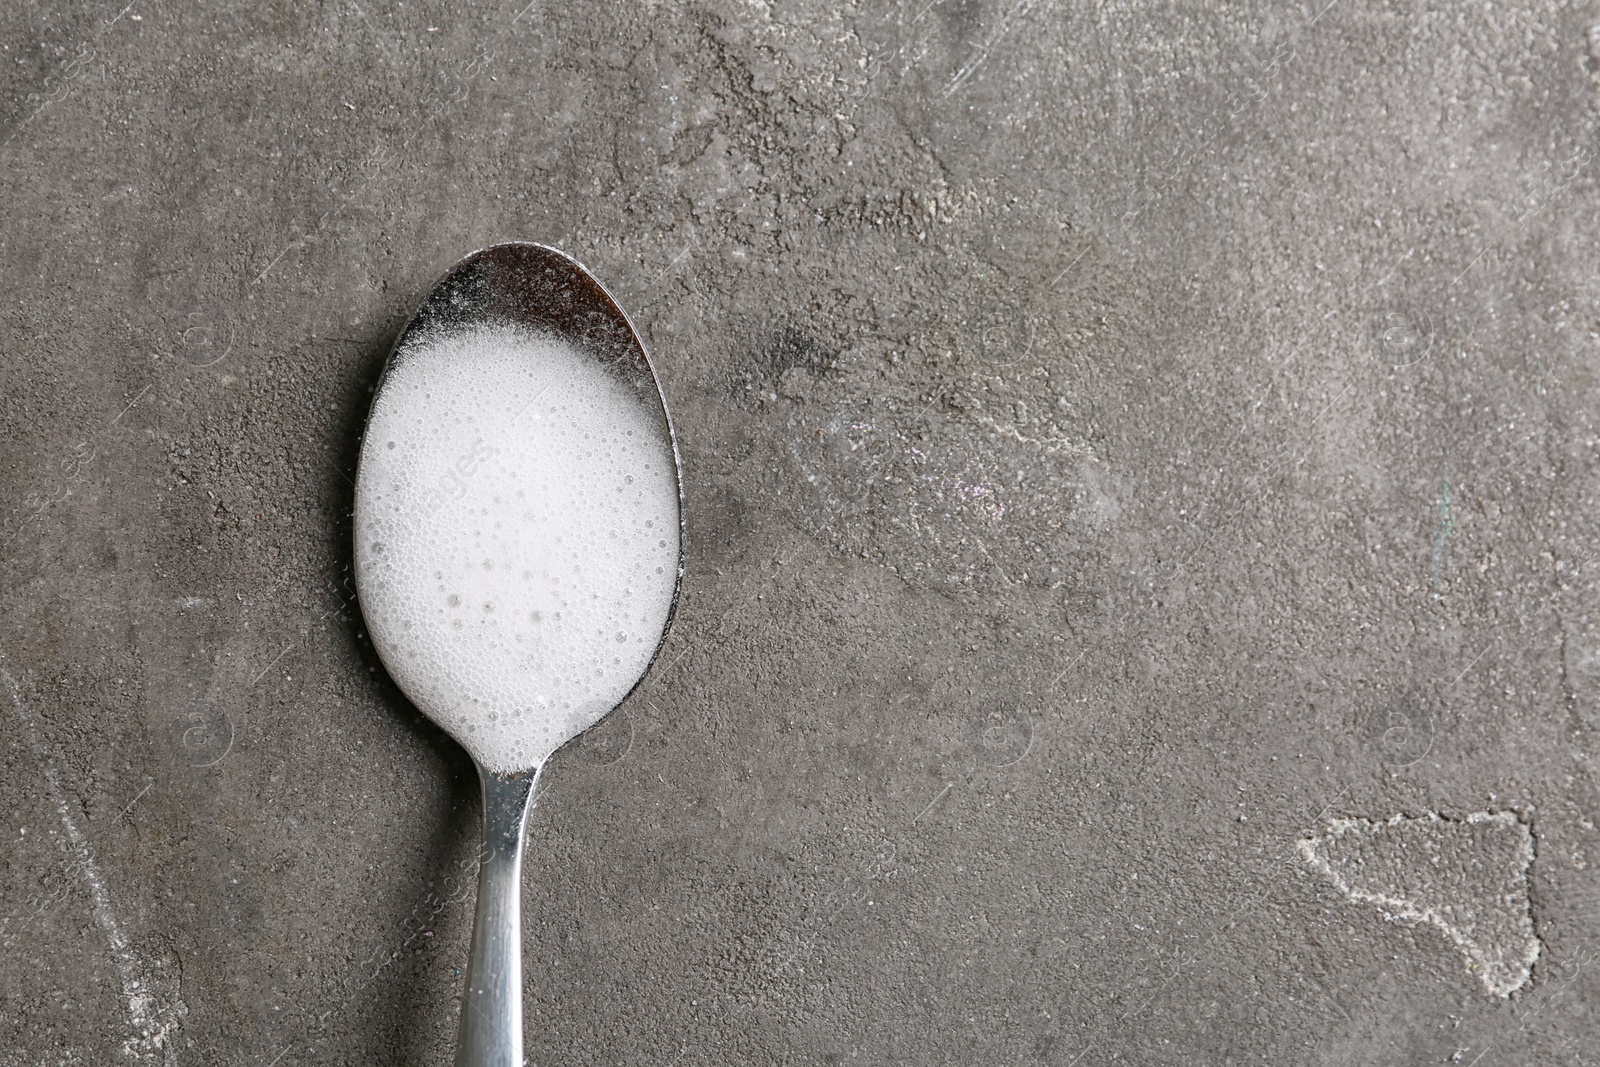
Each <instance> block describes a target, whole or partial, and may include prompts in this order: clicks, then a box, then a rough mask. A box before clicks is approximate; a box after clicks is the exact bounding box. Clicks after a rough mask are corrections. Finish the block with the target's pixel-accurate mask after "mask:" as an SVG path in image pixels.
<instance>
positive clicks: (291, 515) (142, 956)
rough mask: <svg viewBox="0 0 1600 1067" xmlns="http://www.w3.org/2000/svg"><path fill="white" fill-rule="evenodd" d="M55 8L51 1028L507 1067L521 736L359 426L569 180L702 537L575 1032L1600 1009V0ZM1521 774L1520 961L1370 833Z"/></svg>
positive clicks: (96, 1057)
mask: <svg viewBox="0 0 1600 1067" xmlns="http://www.w3.org/2000/svg"><path fill="white" fill-rule="evenodd" d="M0 49H3V50H0V188H3V203H4V204H5V206H6V213H5V214H6V221H5V225H4V227H3V228H0V270H3V272H4V273H3V277H4V283H5V284H4V288H3V293H4V299H3V301H0V353H3V358H0V375H3V378H0V411H3V419H0V487H3V492H0V520H3V522H0V540H3V548H0V589H3V603H0V608H3V611H0V668H3V670H4V674H3V675H0V689H3V690H4V692H3V693H0V815H3V823H0V840H3V841H4V848H3V850H0V1064H4V1065H5V1067H12V1065H17V1067H22V1065H29V1067H31V1065H42V1064H51V1065H54V1064H105V1063H118V1062H128V1063H152V1064H172V1063H176V1064H202V1063H204V1064H213V1063H216V1064H222V1063H226V1064H239V1065H256V1067H290V1065H296V1064H342V1063H349V1064H393V1063H419V1064H421V1063H437V1064H444V1063H448V1062H449V1056H450V1046H451V1043H452V1040H453V1032H454V1023H455V1019H454V1013H455V1011H456V1006H457V997H458V993H459V988H460V984H461V978H460V974H459V968H460V967H461V966H462V965H463V963H464V953H465V946H466V935H467V927H468V924H469V923H470V920H471V903H470V893H469V892H468V891H467V890H464V889H463V887H464V886H470V876H471V865H472V857H473V852H474V840H473V838H474V834H475V819H476V815H477V811H476V806H477V792H476V783H475V782H474V781H473V779H472V775H471V768H470V766H469V764H468V763H467V762H466V760H465V757H464V756H463V755H462V753H461V752H460V751H459V750H458V749H457V748H455V747H454V746H453V745H452V744H451V743H449V742H448V741H447V740H446V739H445V738H443V737H442V736H441V735H440V734H439V733H438V732H437V731H436V730H434V729H432V728H431V727H430V726H429V725H428V724H426V723H425V722H423V721H421V720H419V718H418V716H417V715H416V713H415V712H414V710H413V709H412V708H411V707H410V706H409V705H408V704H407V703H406V701H405V700H404V699H403V698H402V697H401V696H400V695H399V694H398V693H397V692H396V691H395V689H394V688H393V686H392V685H391V684H390V683H389V682H388V681H387V679H386V677H385V675H384V673H383V671H382V669H381V667H380V666H379V665H378V664H377V663H376V661H375V660H374V658H373V656H372V655H371V652H370V648H369V646H368V645H367V644H366V642H365V640H364V636H363V628H362V622H361V618H360V614H359V610H358V607H357V606H356V605H355V604H354V603H353V602H352V600H351V594H350V591H349V584H348V578H349V564H350V547H349V544H348V534H349V509H350V502H351V484H350V478H351V476H352V475H353V473H354V472H353V467H352V464H353V462H354V455H355V443H356V438H357V435H358V434H359V432H360V428H361V424H362V419H363V417H364V405H365V403H366V401H367V398H368V393H369V390H370V388H371V385H372V382H373V381H374V379H375V376H376V374H377V372H378V370H379V367H380V366H381V362H382V359H383V356H384V354H385V351H386V348H387V346H388V344H389V343H390V341H391V340H392V338H393V336H394V334H395V331H396V330H397V329H398V328H399V326H400V324H401V323H402V322H403V321H404V319H405V317H406V315H407V314H408V313H409V311H410V308H411V307H412V305H413V304H414V303H415V302H416V301H417V300H418V299H419V298H420V296H421V295H422V294H423V293H424V292H425V291H426V289H427V287H428V286H429V285H430V284H431V283H432V281H433V280H434V279H435V278H436V277H437V276H438V275H439V274H440V273H441V272H442V271H443V270H444V269H445V268H447V267H448V266H449V265H450V264H451V263H452V262H453V261H454V260H455V259H456V258H457V257H459V256H460V255H462V254H463V253H465V252H467V251H469V250H470V249H472V248H474V247H477V246H481V245H483V244H486V243H490V242H492V241H495V240H498V239H503V238H512V237H516V238H527V239H534V240H543V241H546V242H549V243H554V244H559V245H560V246H561V247H563V248H565V249H567V250H568V251H570V252H572V253H573V254H575V255H576V256H578V257H579V258H580V259H582V260H583V261H585V262H586V263H587V264H588V265H589V266H590V267H591V268H593V269H594V270H595V271H596V273H597V274H598V275H599V276H600V277H602V278H603V279H604V280H605V281H606V282H607V283H608V284H609V285H610V286H611V287H612V288H613V290H614V291H615V292H616V293H617V295H618V296H619V298H620V299H621V300H622V301H623V303H624V304H625V306H627V307H628V308H629V310H630V311H631V312H632V313H633V314H634V316H635V318H636V320H637V321H638V323H639V325H640V327H641V330H642V331H643V332H644V333H645V336H646V338H647V340H648V342H649V344H650V345H651V346H652V348H653V350H654V352H655V355H656V359H657V362H658V366H659V368H660V372H661V377H662V379H663V382H664V385H665V388H666V391H667V395H668V399H669V401H670V402H671V404H672V406H673V409H674V414H675V416H676V420H677V424H678V427H679V430H680V433H681V445H682V448H683V452H684V457H685V461H686V465H687V472H686V473H687V478H688V485H687V489H688V500H689V521H690V537H691V546H690V557H689V565H690V569H689V576H688V579H687V584H686V588H685V595H684V600H683V604H682V610H681V612H680V614H679V617H678V620H677V623H676V625H675V628H674V631H673V633H672V636H671V638H670V640H669V643H668V645H667V648H666V651H665V654H664V656H663V658H662V660H661V662H660V663H659V664H658V666H657V668H656V669H655V671H654V672H653V673H652V675H651V677H650V678H649V680H648V681H647V683H646V685H645V686H644V687H643V688H642V689H641V690H640V692H639V693H638V694H637V695H636V698H635V699H633V700H632V701H631V703H630V704H629V705H628V706H627V707H626V708H625V709H624V710H623V711H622V712H619V713H618V716H617V718H616V719H615V720H614V721H611V722H608V723H607V724H606V725H605V726H603V727H602V728H601V730H600V732H599V733H598V734H597V736H596V737H595V738H594V739H593V740H590V741H586V742H584V743H581V744H577V745H574V746H572V747H571V748H569V749H568V750H566V751H564V752H562V753H560V754H558V756H557V757H556V759H555V762H554V764H553V765H552V767H551V768H550V770H549V771H548V774H547V781H548V787H547V790H546V792H545V794H544V797H543V800H542V802H541V803H540V805H539V807H538V808H537V810H536V812H535V814H534V825H533V829H532V833H531V840H530V848H531V856H530V862H529V867H528V871H527V880H526V881H527V905H526V923H527V929H526V944H525V951H526V961H527V981H526V994H527V997H526V999H527V1018H528V1041H529V1044H528V1049H529V1060H530V1062H532V1063H544V1064H553V1063H595V1064H600V1063H604V1064H630V1065H633V1064H638V1065H660V1067H668V1065H674V1064H681V1065H684V1067H687V1065H690V1064H745V1063H749V1064H813V1063H815V1064H842V1063H904V1064H989V1063H1019V1062H1020V1063H1034V1062H1037V1063H1045V1064H1051V1063H1054V1064H1073V1063H1077V1064H1083V1065H1088V1064H1098V1063H1129V1064H1169V1063H1184V1064H1223V1063H1272V1064H1281V1063H1308V1064H1344V1063H1352V1064H1354V1063H1360V1064H1367V1063H1391V1062H1392V1063H1444V1062H1462V1063H1473V1062H1476V1063H1478V1064H1479V1065H1480V1067H1491V1065H1494V1064H1534V1063H1537V1064H1567V1063H1572V1064H1576V1063H1579V1062H1583V1061H1584V1058H1585V1057H1587V1058H1589V1059H1592V1050H1593V1049H1594V1048H1596V1047H1600V1002H1597V994H1596V990H1597V988H1600V987H1597V985H1596V984H1595V982H1594V980H1593V979H1594V974H1595V967H1596V966H1597V960H1596V953H1597V952H1600V879H1597V876H1596V871H1597V867H1596V864H1597V863H1600V839H1597V836H1596V831H1595V820H1596V816H1597V814H1600V778H1597V770H1596V763H1595V758H1596V750H1597V731H1600V717H1597V712H1596V709H1597V708H1600V667H1597V664H1600V609H1597V608H1596V607H1595V604H1596V593H1597V591H1600V563H1597V561H1600V515H1597V510H1596V506H1595V505H1596V496H1597V493H1600V452H1597V449H1600V432H1597V429H1596V425H1595V423H1596V420H1595V416H1594V413H1595V411H1596V403H1597V400H1600V378H1597V375H1596V371H1595V366H1596V360H1597V357H1600V351H1597V341H1600V270H1597V267H1596V264H1597V262H1600V255H1597V253H1600V248H1597V235H1596V228H1595V219H1596V218H1597V217H1600V211H1597V209H1600V183H1597V180H1596V179H1597V174H1600V170H1597V168H1596V166H1595V160H1596V156H1597V154H1600V147H1597V146H1596V143H1595V134H1596V131H1597V118H1600V116H1597V104H1600V6H1596V5H1594V4H1592V3H1589V2H1588V0H1581V2H1576V3H1564V4H1554V3H1539V4H1535V5H1527V6H1523V5H1512V6H1510V7H1506V6H1503V5H1494V6H1488V5H1478V4H1470V5H1452V4H1434V5H1431V6H1430V5H1423V4H1419V3H1407V2H1399V3H1394V4H1385V5H1380V4H1376V3H1370V2H1365V0H1336V2H1335V3H1333V4H1331V5H1328V6H1326V7H1324V6H1323V0H1314V2H1313V3H1312V4H1310V5H1293V4H1290V5H1282V4H1280V5H1270V6H1269V5H1263V4H1247V5H1244V6H1229V7H1227V8H1226V9H1222V8H1214V7H1210V6H1205V7H1202V6H1201V5H1164V6H1150V5H1134V4H1127V3H1104V4H1093V5H1090V4H1083V3H1079V4H1048V3H1044V2H1037V0H1001V2H988V0H943V2H940V0H934V2H931V3H929V2H927V0H914V2H910V3H902V4H893V3H884V4H875V5H866V4H862V5H854V6H836V5H824V4H806V3H782V4H777V5H771V6H769V5H766V4H761V3H738V2H706V3H694V4H690V5H684V4H678V3H673V2H669V0H660V2H657V3H636V4H626V5H624V4H612V5H584V6H579V7H560V6H557V5H553V4H541V3H534V4H532V5H529V4H528V3H527V0H512V2H511V3H506V4H496V3H493V2H476V0H474V2H468V3H432V2H419V0H411V2H408V3H406V4H404V5H403V6H402V5H400V4H398V3H395V4H379V3H375V2H366V0H360V2H358V0H343V2H329V3H323V4H294V3H288V2H280V0H271V2H265V3H256V4H240V3H232V2H228V3H218V4H200V3H193V2H180V0H134V2H133V3H131V4H128V3H126V0H110V2H94V3H80V4H73V5H69V6H66V7H64V8H57V7H56V6H55V5H46V4H37V3H30V2H26V0H25V2H22V3H18V4H12V5H8V6H6V7H5V8H4V9H3V10H0ZM1481 811H1495V812H1507V813H1512V814H1513V815H1514V816H1515V818H1516V819H1517V822H1518V824H1519V825H1524V826H1526V827H1527V828H1528V833H1529V835H1530V840H1531V845H1532V849H1533V860H1532V863H1531V865H1530V866H1529V868H1528V872H1527V890H1526V892H1527V909H1526V910H1527V919H1528V921H1529V922H1531V924H1532V927H1533V930H1534V933H1535V936H1536V938H1537V940H1538V947H1539V954H1538V959H1537V962H1536V963H1535V964H1534V965H1533V967H1532V970H1531V975H1530V977H1529V978H1528V979H1527V981H1526V982H1524V983H1523V984H1522V985H1520V986H1519V987H1518V989H1517V990H1516V991H1515V992H1514V993H1512V994H1511V995H1510V996H1509V997H1504V998H1503V997H1499V996H1496V995H1493V994H1491V993H1490V992H1489V991H1488V990H1486V988H1485V986H1484V984H1483V983H1482V982H1481V981H1480V980H1479V979H1478V978H1476V977H1474V976H1473V974H1471V973H1470V972H1469V971H1468V970H1467V969H1466V968H1465V967H1464V966H1463V963H1462V957H1461V952H1460V950H1459V949H1458V947H1457V945H1456V944H1455V943H1453V942H1452V941H1451V939H1450V937H1448V936H1447V935H1446V933H1444V932H1443V931H1441V930H1440V929H1439V928H1438V927H1436V926H1435V925H1432V924H1430V923H1425V922H1424V923H1416V922H1410V923H1407V922H1386V921H1385V919H1384V915H1383V913H1382V911H1381V909H1380V908H1375V907H1370V906H1365V905H1358V904H1353V903H1351V902H1350V901H1349V900H1347V899H1346V898H1345V896H1344V895H1342V894H1341V892H1340V890H1339V888H1338V887H1337V885H1335V884H1334V883H1333V882H1332V881H1331V880H1330V879H1329V878H1327V877H1326V876H1325V875H1324V874H1323V873H1321V872H1319V871H1318V870H1317V869H1316V868H1315V867H1314V865H1311V864H1308V863H1307V862H1305V859H1304V857H1303V856H1302V854H1301V852H1300V846H1299V843H1300V842H1301V841H1303V840H1306V839H1310V838H1314V837H1317V836H1318V835H1323V834H1326V833H1327V832H1328V828H1329V826H1330V821H1331V820H1341V819H1354V820H1368V821H1369V822H1370V823H1381V822H1383V821H1385V820H1388V819H1390V818H1391V817H1393V816H1394V815H1396V814H1399V815H1402V816H1406V817H1409V818H1411V819H1425V818H1427V817H1428V816H1430V815H1431V814H1436V815H1438V816H1439V817H1441V818H1443V819H1447V820H1455V821H1458V822H1459V821H1460V820H1463V819H1465V818H1466V817H1467V816H1468V815H1470V813H1472V812H1481ZM1427 854H1429V853H1428V850H1426V849H1423V850H1422V851H1420V852H1417V851H1412V852H1408V853H1405V855H1408V856H1411V857H1412V858H1413V859H1415V857H1417V856H1421V855H1427ZM1435 854H1436V855H1438V856H1439V858H1440V862H1441V863H1457V862H1460V863H1465V862H1466V858H1465V857H1466V856H1467V855H1469V854H1470V850H1465V851H1464V850H1461V849H1456V848H1451V849H1440V850H1437V851H1436V853H1435ZM1396 862H1397V863H1402V865H1403V863H1405V862H1411V861H1410V860H1405V859H1404V857H1403V856H1402V857H1401V858H1399V859H1397V860H1396ZM1458 873H1459V872H1458ZM1402 876H1404V875H1403V872H1402ZM1450 884H1451V885H1453V886H1456V887H1458V888H1459V887H1469V888H1468V889H1467V890H1465V891H1466V892H1468V894H1469V896H1470V895H1471V894H1472V892H1473V891H1472V890H1471V889H1470V887H1471V886H1473V885H1480V886H1482V885H1488V884H1489V883H1488V882H1487V881H1484V880H1482V879H1480V880H1478V881H1474V880H1473V879H1472V878H1468V877H1466V876H1465V875H1461V876H1460V877H1456V878H1454V879H1453V880H1451V881H1450ZM1466 906H1470V907H1471V908H1474V909H1480V912H1481V909H1490V910H1492V909H1493V908H1494V907H1495V906H1496V902H1495V901H1492V900H1481V899H1472V900H1469V901H1467V902H1466ZM1480 912H1475V913H1480ZM1506 921H1507V922H1514V919H1507V920H1506Z"/></svg>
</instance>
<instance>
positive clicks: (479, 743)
mask: <svg viewBox="0 0 1600 1067" xmlns="http://www.w3.org/2000/svg"><path fill="white" fill-rule="evenodd" d="M658 410H659V409H658V408H656V407H655V398H654V396H653V395H648V394H646V393H645V392H642V391H640V390H639V389H636V388H635V387H634V386H632V385H630V384H627V383H625V382H624V381H622V380H621V379H620V377H618V376H617V375H615V374H613V373H612V372H610V371H608V370H606V369H605V368H604V367H603V366H601V364H600V363H599V362H598V361H596V360H595V359H594V358H593V357H592V356H590V355H587V354H585V353H583V352H581V351H579V350H578V349H576V348H574V347H573V346H571V345H570V344H568V343H566V342H565V341H561V340H558V339H556V338H552V337H547V336H543V335H538V334H533V333H529V332H527V331H525V330H522V329H519V328H515V327H510V326H496V327H482V328H477V329H473V330H466V331H457V332H453V333H448V334H442V335H434V336H432V337H428V338H424V339H422V340H420V341H416V342H412V343H408V345H407V346H406V347H405V348H404V349H403V350H402V351H401V352H400V353H399V354H398V355H397V357H396V359H395V360H394V362H393V364H392V365H391V366H390V368H389V370H388V372H387V374H386V376H385V379H384V383H383V387H382V389H381V390H380V391H379V393H378V397H377V399H376V402H375V403H374V405H373V409H372V413H371V415H370V417H369V418H368V421H367V431H366V437H365V439H364V440H363V442H362V449H361V466H360V476H359V484H358V487H357V490H356V509H355V549H356V552H355V559H356V588H357V591H358V593H359V595H360V598H361V605H362V611H363V613H364V615H365V616H366V621H367V627H368V631H369V632H370V633H371V635H372V643H373V645H374V647H375V648H376V649H377V650H378V654H379V656H380V657H382V659H383V662H384V666H386V667H387V668H388V669H389V673H390V674H391V675H393V676H394V679H395V681H396V682H397V683H399V685H400V688H401V689H402V690H404V691H405V693H406V695H407V696H408V697H410V698H411V700H412V702H413V703H415V704H416V705H417V706H418V707H419V708H420V709H421V710H422V711H423V712H425V713H426V714H427V715H428V717H429V718H431V719H433V720H434V721H435V722H437V723H438V724H439V725H440V726H442V727H443V728H444V729H445V730H446V731H448V732H449V733H450V734H451V736H453V737H455V738H456V740H458V741H460V742H461V743H462V745H464V746H465V747H466V748H467V750H468V751H469V752H470V753H471V754H472V755H473V757H474V758H475V759H477V760H478V762H479V763H480V764H481V765H482V766H483V767H484V768H486V769H487V770H490V771H495V772H500V773H511V772H515V771H521V770H528V769H531V768H533V767H536V766H539V765H540V764H542V763H544V761H545V759H547V758H548V757H549V755H550V753H552V752H554V751H555V750H556V749H557V748H558V747H560V746H561V745H562V744H563V743H564V742H566V741H567V740H569V739H570V738H572V737H574V736H575V735H577V734H578V733H581V732H582V731H583V730H585V729H587V728H588V727H589V726H592V725H593V724H594V723H595V722H597V721H599V719H600V718H601V717H602V716H604V715H605V714H606V712H608V711H610V710H611V709H612V708H614V707H615V706H616V705H617V704H618V702H620V701H621V700H622V698H623V697H624V696H626V695H627V693H628V691H629V690H630V689H632V688H633V686H634V684H635V683H636V682H637V681H638V679H639V677H640V676H641V675H642V674H643V673H644V670H645V668H646V667H647V666H649V662H650V657H651V656H652V654H653V653H654V652H655V648H656V645H657V643H658V642H659V640H660V637H661V632H662V629H663V627H664V626H665V625H666V621H667V617H668V615H669V613H670V611H671V606H672V596H673V590H674V587H675V585H676V583H677V578H678V558H679V500H678V482H677V469H676V465H675V463H674V460H673V455H672V447H671V443H670V441H669V440H667V438H666V434H665V431H664V427H663V425H662V423H661V420H660V416H659V414H658V413H657V412H658Z"/></svg>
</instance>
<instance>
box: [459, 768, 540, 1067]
mask: <svg viewBox="0 0 1600 1067" xmlns="http://www.w3.org/2000/svg"><path fill="white" fill-rule="evenodd" d="M478 780H479V781H480V782H481V783H482V784H483V851H482V853H481V854H480V857H481V858H480V861H479V865H478V910H477V915H476V916H475V918H474V919H473V923H472V955H471V956H470V957H469V958H468V960H467V988H466V991H465V992H464V993H463V994H462V997H461V1034H460V1038H459V1039H458V1040H457V1042H456V1067H522V843H523V837H524V832H525V830H526V827H527V820H528V809H529V808H531V807H532V806H533V794H534V790H535V788H536V787H537V785H538V782H539V769H535V770H534V771H533V772H532V773H531V774H528V775H526V776H519V777H514V778H502V777H500V776H499V775H497V774H490V773H486V772H485V771H484V770H483V769H482V768H481V767H480V768H479V769H478Z"/></svg>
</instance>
